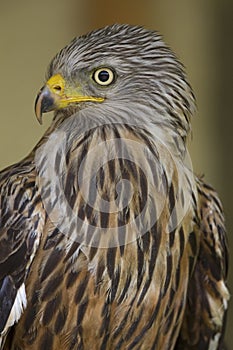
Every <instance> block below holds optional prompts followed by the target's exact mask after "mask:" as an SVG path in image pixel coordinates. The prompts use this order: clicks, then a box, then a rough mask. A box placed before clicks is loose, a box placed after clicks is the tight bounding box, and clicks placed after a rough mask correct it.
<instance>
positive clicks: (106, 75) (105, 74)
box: [98, 70, 109, 83]
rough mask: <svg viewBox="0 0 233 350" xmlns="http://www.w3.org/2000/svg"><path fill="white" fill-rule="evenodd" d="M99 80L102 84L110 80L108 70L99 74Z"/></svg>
mask: <svg viewBox="0 0 233 350" xmlns="http://www.w3.org/2000/svg"><path fill="white" fill-rule="evenodd" d="M98 78H99V80H100V81H102V83H105V82H106V81H108V79H109V73H108V72H107V71H106V70H102V71H101V72H99V74H98Z"/></svg>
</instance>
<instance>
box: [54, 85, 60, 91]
mask: <svg viewBox="0 0 233 350" xmlns="http://www.w3.org/2000/svg"><path fill="white" fill-rule="evenodd" d="M53 88H54V90H56V91H61V86H60V85H55V86H54V87H53Z"/></svg>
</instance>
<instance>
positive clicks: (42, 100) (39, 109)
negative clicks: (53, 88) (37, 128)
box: [35, 87, 55, 124]
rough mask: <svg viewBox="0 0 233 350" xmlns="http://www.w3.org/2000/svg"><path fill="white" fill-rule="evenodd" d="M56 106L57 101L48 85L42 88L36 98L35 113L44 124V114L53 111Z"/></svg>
mask: <svg viewBox="0 0 233 350" xmlns="http://www.w3.org/2000/svg"><path fill="white" fill-rule="evenodd" d="M54 107H55V101H54V97H53V96H52V94H51V92H50V91H49V90H48V89H47V88H46V87H44V88H42V89H41V90H40V92H39V93H38V95H37V97H36V100H35V114H36V118H37V120H38V121H39V123H40V124H42V114H43V113H46V112H50V111H52V110H53V109H54Z"/></svg>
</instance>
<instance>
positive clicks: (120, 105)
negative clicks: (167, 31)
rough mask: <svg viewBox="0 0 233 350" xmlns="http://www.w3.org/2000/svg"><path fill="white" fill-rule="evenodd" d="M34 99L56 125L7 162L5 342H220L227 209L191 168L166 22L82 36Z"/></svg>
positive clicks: (182, 86)
mask: <svg viewBox="0 0 233 350" xmlns="http://www.w3.org/2000/svg"><path fill="white" fill-rule="evenodd" d="M35 110H36V115H37V118H38V120H39V121H40V122H42V115H43V113H45V112H47V111H51V110H54V111H55V114H54V119H53V122H52V125H51V127H50V128H49V130H48V131H47V132H46V134H45V135H44V137H43V138H42V139H41V140H40V141H39V143H38V144H37V145H36V147H35V148H34V150H33V151H32V152H31V153H30V154H29V156H27V157H26V158H25V159H24V160H22V161H21V162H19V163H17V164H15V165H13V166H11V167H8V168H7V169H5V170H3V171H2V172H1V173H0V186H1V187H0V214H1V216H0V263H1V265H0V288H1V289H0V315H1V317H0V333H1V342H2V343H1V345H0V348H1V349H4V350H16V349H17V350H22V349H24V350H32V349H45V348H46V349H63V350H68V349H75V350H81V349H83V350H87V349H96V350H104V349H106V350H107V349H115V350H120V349H124V350H131V349H135V350H138V349H140V350H149V349H151V350H153V349H169V350H171V349H184V350H185V349H193V350H194V349H203V350H204V349H209V350H214V349H220V347H221V344H222V340H223V334H224V324H225V314H226V309H227V302H228V299H229V293H228V289H227V287H226V277H227V246H226V234H225V228H224V218H223V212H222V207H221V203H220V201H219V199H218V196H217V194H216V192H215V191H214V190H213V189H212V188H211V187H210V186H208V185H207V184H205V182H204V180H203V179H202V178H199V177H197V176H195V174H194V173H193V171H192V167H191V161H190V159H189V157H188V152H187V148H186V139H187V136H188V133H189V130H190V118H191V116H192V115H193V114H194V112H195V99H194V95H193V92H192V89H191V87H190V85H189V84H188V82H187V80H186V75H185V73H184V69H183V66H182V65H181V63H180V62H179V61H178V60H177V59H176V57H175V55H174V54H173V53H172V51H171V50H170V49H169V48H168V47H167V46H166V45H165V44H164V42H163V41H162V39H161V37H160V36H159V34H158V33H156V32H153V31H148V30H146V29H144V28H141V27H137V26H129V25H113V26H108V27H105V28H103V29H99V30H96V31H93V32H91V33H89V34H87V35H85V36H82V37H80V38H75V39H74V40H73V41H72V42H71V43H70V44H69V45H67V46H66V47H65V48H64V49H62V50H61V51H60V52H59V53H58V54H57V55H56V56H55V58H54V59H53V60H52V62H51V64H50V65H49V69H48V74H47V83H46V85H45V86H44V87H43V88H42V89H41V91H40V93H39V94H38V97H37V99H36V106H35Z"/></svg>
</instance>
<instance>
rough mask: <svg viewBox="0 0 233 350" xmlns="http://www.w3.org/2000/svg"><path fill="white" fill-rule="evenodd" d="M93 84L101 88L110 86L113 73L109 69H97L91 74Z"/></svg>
mask: <svg viewBox="0 0 233 350" xmlns="http://www.w3.org/2000/svg"><path fill="white" fill-rule="evenodd" d="M93 79H94V80H95V82H96V83H97V84H99V85H102V86H107V85H110V84H111V83H112V82H113V80H114V73H113V71H112V70H111V69H109V68H99V69H97V70H96V71H95V72H94V74H93Z"/></svg>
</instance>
